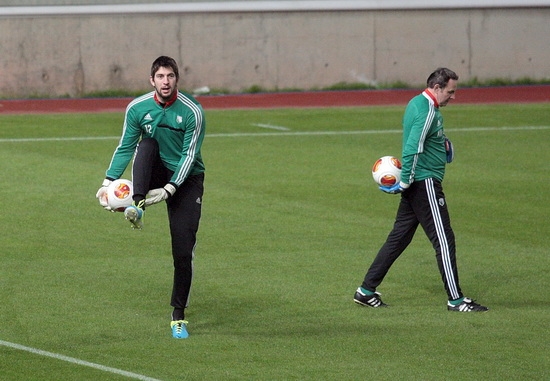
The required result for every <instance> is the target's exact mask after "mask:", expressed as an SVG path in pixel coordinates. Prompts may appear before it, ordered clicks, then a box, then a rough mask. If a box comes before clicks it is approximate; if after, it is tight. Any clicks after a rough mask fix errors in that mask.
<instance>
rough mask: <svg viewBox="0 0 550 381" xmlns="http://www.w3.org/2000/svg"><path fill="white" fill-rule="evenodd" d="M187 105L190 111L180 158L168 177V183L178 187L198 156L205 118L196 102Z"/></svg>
mask: <svg viewBox="0 0 550 381" xmlns="http://www.w3.org/2000/svg"><path fill="white" fill-rule="evenodd" d="M188 106H189V107H190V109H191V113H189V115H188V117H187V120H186V126H185V135H184V138H183V147H182V152H181V159H180V161H179V162H178V165H177V168H176V170H175V171H174V174H173V176H172V178H171V179H170V183H172V184H174V185H175V186H176V187H179V186H180V185H181V184H182V183H183V182H184V181H185V179H187V177H188V176H189V174H190V173H191V171H192V169H193V167H194V166H195V162H196V161H197V158H198V157H199V156H200V149H201V145H202V140H203V138H204V128H205V120H204V112H203V109H202V107H201V106H200V105H198V104H196V103H189V104H188Z"/></svg>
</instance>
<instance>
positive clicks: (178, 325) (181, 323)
mask: <svg viewBox="0 0 550 381" xmlns="http://www.w3.org/2000/svg"><path fill="white" fill-rule="evenodd" d="M170 328H172V337H173V338H174V339H187V338H188V337H189V332H187V320H172V321H171V322H170Z"/></svg>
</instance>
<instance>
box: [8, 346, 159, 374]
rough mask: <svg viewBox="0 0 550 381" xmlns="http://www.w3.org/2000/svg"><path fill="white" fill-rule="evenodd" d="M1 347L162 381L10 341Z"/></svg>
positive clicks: (110, 371) (105, 370) (106, 370)
mask: <svg viewBox="0 0 550 381" xmlns="http://www.w3.org/2000/svg"><path fill="white" fill-rule="evenodd" d="M0 345H2V346H4V347H9V348H13V349H18V350H20V351H25V352H29V353H32V354H35V355H39V356H45V357H51V358H54V359H56V360H61V361H66V362H69V363H72V364H76V365H81V366H87V367H90V368H94V369H98V370H101V371H104V372H108V373H113V374H118V375H120V376H126V377H129V378H133V379H135V380H142V381H160V380H158V379H156V378H151V377H147V376H142V375H141V374H136V373H132V372H127V371H125V370H120V369H116V368H111V367H108V366H104V365H100V364H95V363H93V362H88V361H83V360H79V359H76V358H74V357H68V356H64V355H60V354H57V353H52V352H47V351H43V350H41V349H36V348H31V347H26V346H24V345H20V344H14V343H10V342H8V341H3V340H0Z"/></svg>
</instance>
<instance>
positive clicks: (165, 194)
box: [145, 183, 176, 206]
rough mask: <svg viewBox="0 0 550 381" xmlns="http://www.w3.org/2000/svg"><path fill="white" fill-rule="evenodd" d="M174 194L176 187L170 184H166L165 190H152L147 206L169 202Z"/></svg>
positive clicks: (146, 201) (147, 199) (146, 200)
mask: <svg viewBox="0 0 550 381" xmlns="http://www.w3.org/2000/svg"><path fill="white" fill-rule="evenodd" d="M174 193H176V187H175V186H173V185H172V184H170V183H168V184H166V185H165V186H164V188H157V189H151V190H150V191H149V193H147V196H148V197H147V198H146V199H145V205H146V206H149V205H153V204H156V203H159V202H161V201H164V200H167V199H168V198H169V197H172V196H173V195H174Z"/></svg>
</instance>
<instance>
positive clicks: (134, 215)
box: [124, 209, 143, 230]
mask: <svg viewBox="0 0 550 381" xmlns="http://www.w3.org/2000/svg"><path fill="white" fill-rule="evenodd" d="M124 217H126V219H127V220H128V221H130V223H131V224H132V227H133V228H134V229H138V230H140V229H141V227H142V226H143V224H142V223H141V221H140V220H139V218H138V212H137V210H136V209H128V210H126V211H125V212H124Z"/></svg>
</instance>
